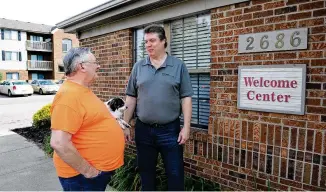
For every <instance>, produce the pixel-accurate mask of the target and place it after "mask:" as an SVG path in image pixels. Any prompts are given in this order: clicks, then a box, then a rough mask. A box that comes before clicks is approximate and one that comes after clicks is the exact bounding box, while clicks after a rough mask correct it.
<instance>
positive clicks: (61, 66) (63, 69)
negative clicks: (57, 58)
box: [58, 65, 65, 73]
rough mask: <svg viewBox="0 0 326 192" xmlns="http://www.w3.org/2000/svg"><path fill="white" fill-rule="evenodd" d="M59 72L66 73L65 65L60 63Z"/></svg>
mask: <svg viewBox="0 0 326 192" xmlns="http://www.w3.org/2000/svg"><path fill="white" fill-rule="evenodd" d="M58 72H59V73H64V72H65V68H64V66H63V65H58Z"/></svg>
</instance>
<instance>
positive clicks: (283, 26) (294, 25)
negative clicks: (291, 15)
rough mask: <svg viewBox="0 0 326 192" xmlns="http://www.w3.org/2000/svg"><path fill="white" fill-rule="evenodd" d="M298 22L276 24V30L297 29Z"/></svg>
mask: <svg viewBox="0 0 326 192" xmlns="http://www.w3.org/2000/svg"><path fill="white" fill-rule="evenodd" d="M297 23H298V22H297V21H293V22H288V23H279V24H275V30H281V29H290V28H297Z"/></svg>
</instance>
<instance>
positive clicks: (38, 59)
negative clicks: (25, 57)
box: [31, 55, 43, 61]
mask: <svg viewBox="0 0 326 192" xmlns="http://www.w3.org/2000/svg"><path fill="white" fill-rule="evenodd" d="M31 60H32V61H43V55H31Z"/></svg>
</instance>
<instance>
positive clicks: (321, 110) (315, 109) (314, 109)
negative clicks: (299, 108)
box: [307, 106, 326, 114]
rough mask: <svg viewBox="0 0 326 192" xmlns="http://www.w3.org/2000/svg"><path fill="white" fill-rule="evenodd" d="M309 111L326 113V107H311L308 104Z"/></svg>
mask: <svg viewBox="0 0 326 192" xmlns="http://www.w3.org/2000/svg"><path fill="white" fill-rule="evenodd" d="M307 112H308V113H316V114H326V107H311V106H307Z"/></svg>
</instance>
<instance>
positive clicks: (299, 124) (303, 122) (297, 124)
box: [282, 119, 306, 127]
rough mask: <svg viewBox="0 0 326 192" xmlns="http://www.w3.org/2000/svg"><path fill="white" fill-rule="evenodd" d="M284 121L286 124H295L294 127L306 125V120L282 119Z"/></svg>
mask: <svg viewBox="0 0 326 192" xmlns="http://www.w3.org/2000/svg"><path fill="white" fill-rule="evenodd" d="M282 123H283V124H284V125H286V126H293V127H305V126H306V122H305V121H295V120H288V119H282Z"/></svg>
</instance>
